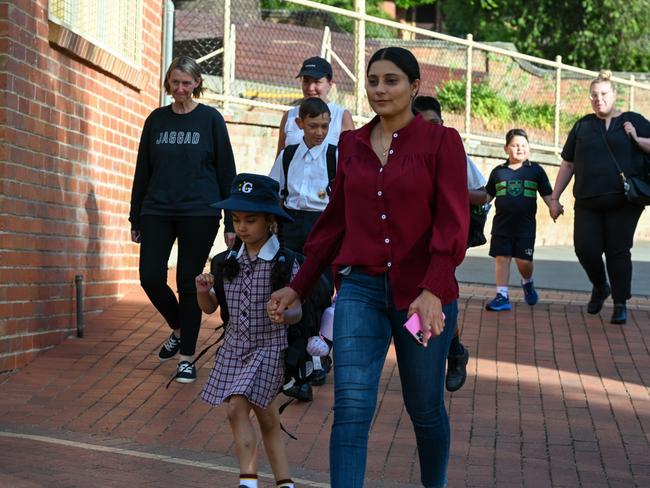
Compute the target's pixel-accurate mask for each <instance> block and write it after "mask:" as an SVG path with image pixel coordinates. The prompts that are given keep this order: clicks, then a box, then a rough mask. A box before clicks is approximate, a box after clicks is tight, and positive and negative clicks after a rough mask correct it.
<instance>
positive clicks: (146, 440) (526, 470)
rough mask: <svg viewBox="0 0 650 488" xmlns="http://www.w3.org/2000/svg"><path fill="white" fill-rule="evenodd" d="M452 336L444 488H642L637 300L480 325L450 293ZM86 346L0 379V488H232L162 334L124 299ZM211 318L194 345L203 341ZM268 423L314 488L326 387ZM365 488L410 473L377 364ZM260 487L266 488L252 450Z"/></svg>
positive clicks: (642, 311)
mask: <svg viewBox="0 0 650 488" xmlns="http://www.w3.org/2000/svg"><path fill="white" fill-rule="evenodd" d="M461 292H462V297H461V306H460V315H459V322H460V324H461V326H462V331H463V332H462V336H463V342H464V343H465V344H466V345H467V346H468V347H469V349H470V352H471V357H470V362H469V365H468V370H469V377H468V381H467V383H466V384H465V386H464V387H463V388H462V389H461V390H460V391H458V392H456V393H454V394H453V395H449V394H448V397H447V402H448V408H449V413H450V417H451V421H452V452H451V459H450V466H449V486H450V487H499V488H510V487H513V488H514V487H531V488H534V487H558V488H563V487H567V488H568V487H572V488H573V487H585V488H599V487H648V486H650V392H649V388H648V385H650V347H649V346H650V298H648V297H640V298H635V299H633V300H632V301H630V304H629V320H628V324H627V325H625V326H622V327H621V326H614V325H611V324H609V323H608V319H609V315H610V314H611V308H608V307H605V309H604V310H603V312H602V313H601V314H600V315H596V316H591V315H588V314H586V312H585V307H584V303H585V302H586V301H587V299H588V295H587V294H584V293H570V292H555V291H549V290H540V295H541V301H540V303H539V304H538V305H536V306H535V307H532V308H531V307H528V306H527V305H525V304H524V303H523V300H522V297H521V294H520V293H518V292H517V291H515V292H513V300H514V302H515V306H514V308H513V310H512V311H511V312H499V313H494V312H486V311H485V310H484V308H483V305H484V303H485V300H486V299H487V298H491V297H492V296H493V294H494V291H493V288H492V287H485V286H479V285H463V286H462V287H461ZM86 322H87V327H86V331H85V337H84V338H83V339H77V338H70V339H68V340H67V341H65V342H64V343H63V344H62V345H60V346H57V347H55V348H53V349H51V350H49V351H47V352H44V353H42V354H40V355H39V356H38V357H37V358H36V359H35V360H34V361H33V362H32V363H30V364H29V365H28V366H27V367H25V368H24V369H23V370H21V371H19V372H17V373H14V374H9V375H4V376H0V419H1V420H0V448H1V449H2V452H3V455H2V456H0V486H1V487H12V488H13V487H26V488H32V487H88V486H92V487H95V486H101V487H103V486H109V487H112V486H129V487H137V486H142V487H158V486H161V487H162V486H187V487H227V486H236V485H235V483H236V481H237V475H236V474H237V470H236V466H237V464H236V460H235V458H234V454H235V453H234V446H233V442H232V436H231V434H230V429H229V427H228V422H227V419H226V417H225V411H224V409H223V408H211V407H209V406H208V405H206V404H205V403H203V402H202V401H200V400H199V399H198V394H199V392H200V389H201V386H202V380H204V379H205V378H206V377H207V375H208V372H209V368H210V367H211V362H212V355H210V358H209V359H207V360H206V363H205V364H203V365H202V367H201V368H200V370H199V381H197V382H196V383H194V384H191V385H179V384H176V383H173V384H172V385H171V386H170V387H169V389H165V384H166V383H167V381H168V379H169V377H170V375H172V374H173V371H174V367H175V362H174V361H168V362H166V363H162V364H160V363H159V362H158V360H157V356H156V354H157V351H158V349H159V347H160V344H161V343H162V342H163V341H164V340H165V339H166V337H167V335H168V330H167V328H166V326H164V324H163V321H162V319H161V317H160V316H159V315H158V314H157V312H156V311H155V310H154V309H153V307H152V306H151V305H150V304H149V302H148V301H147V299H146V297H145V296H144V294H143V293H142V292H141V291H140V290H138V289H134V290H133V291H132V292H130V293H129V294H128V295H127V296H126V297H125V298H123V299H122V300H121V301H120V302H118V303H117V304H115V305H114V306H113V307H111V308H110V309H109V310H108V311H106V312H104V313H103V314H101V315H98V316H94V317H88V318H87V320H86ZM216 325H217V322H216V319H215V318H213V317H210V318H208V319H207V320H206V321H205V323H204V324H203V327H202V330H201V336H200V342H201V343H203V344H206V343H209V342H210V341H211V340H213V339H214V338H215V332H214V328H215V327H216ZM314 393H315V395H314V396H315V399H314V402H312V403H307V404H293V405H291V406H290V407H289V408H288V409H287V410H286V412H285V413H284V414H283V422H284V424H285V425H286V427H287V428H288V429H289V430H290V431H291V432H293V433H295V434H296V435H297V436H298V440H297V441H291V440H288V453H289V458H290V463H291V465H292V469H293V475H294V477H295V478H297V479H299V480H301V481H300V482H299V483H298V486H305V487H306V486H313V487H325V486H328V484H327V480H328V475H327V469H328V467H327V458H328V455H327V445H328V438H329V430H330V426H331V420H332V412H331V405H332V385H331V384H329V383H328V384H326V385H324V386H323V387H320V388H315V389H314ZM369 446H370V448H369V459H368V482H367V486H368V487H377V488H389V487H390V488H392V487H398V486H399V487H402V488H412V487H416V486H419V484H418V461H417V457H416V450H415V440H414V436H413V433H412V429H411V425H410V421H409V420H408V417H407V415H406V413H405V411H404V407H403V404H402V400H401V393H400V383H399V377H398V375H397V371H396V366H395V358H394V354H393V352H392V350H391V351H390V353H389V357H388V359H387V361H386V366H385V369H384V372H383V375H382V379H381V386H380V398H379V408H378V412H377V416H376V419H375V421H374V424H373V429H372V431H371V434H370V443H369ZM259 457H260V471H261V472H262V473H264V474H266V476H263V477H262V484H261V486H262V487H271V486H273V480H272V477H270V476H269V475H268V473H270V469H269V467H268V465H267V463H266V459H265V457H264V454H263V450H262V449H260V452H259Z"/></svg>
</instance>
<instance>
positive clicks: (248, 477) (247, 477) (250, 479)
mask: <svg viewBox="0 0 650 488" xmlns="http://www.w3.org/2000/svg"><path fill="white" fill-rule="evenodd" d="M239 486H245V487H246V488H257V475H256V474H241V475H239Z"/></svg>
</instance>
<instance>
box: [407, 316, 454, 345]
mask: <svg viewBox="0 0 650 488" xmlns="http://www.w3.org/2000/svg"><path fill="white" fill-rule="evenodd" d="M442 320H445V314H444V313H443V314H442ZM404 328H405V329H406V330H407V331H408V333H409V334H411V337H413V339H415V341H416V342H417V343H418V344H420V345H421V346H423V345H424V344H423V342H422V341H423V339H424V331H423V330H422V320H420V316H419V315H418V314H417V313H414V314H413V315H411V316H410V317H409V319H408V320H407V321H406V322H404ZM429 334H431V333H429ZM429 338H431V336H429Z"/></svg>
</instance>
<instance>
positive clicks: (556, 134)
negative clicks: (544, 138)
mask: <svg viewBox="0 0 650 488" xmlns="http://www.w3.org/2000/svg"><path fill="white" fill-rule="evenodd" d="M555 62H556V63H557V69H556V70H555V120H554V121H553V145H554V146H555V147H556V148H557V147H559V145H560V110H561V109H562V107H561V103H562V90H561V88H562V56H555Z"/></svg>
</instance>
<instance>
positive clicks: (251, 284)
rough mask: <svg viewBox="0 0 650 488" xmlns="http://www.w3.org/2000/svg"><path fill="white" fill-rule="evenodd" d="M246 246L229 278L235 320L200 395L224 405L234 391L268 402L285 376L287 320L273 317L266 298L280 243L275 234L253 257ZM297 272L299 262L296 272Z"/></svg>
mask: <svg viewBox="0 0 650 488" xmlns="http://www.w3.org/2000/svg"><path fill="white" fill-rule="evenodd" d="M244 248H245V246H242V249H241V250H240V253H239V255H238V256H237V260H238V261H239V266H240V271H239V274H238V275H237V276H236V277H235V279H234V280H233V281H232V282H229V281H228V280H224V290H225V293H226V301H227V303H228V310H229V312H230V323H229V324H228V326H227V327H226V333H225V335H224V341H223V344H222V345H221V347H220V348H219V349H218V350H217V354H216V359H215V363H214V367H213V368H212V372H211V373H210V377H209V378H208V380H207V382H206V384H205V386H204V388H203V392H202V393H201V398H202V399H203V400H205V401H206V402H208V403H210V404H212V405H219V404H221V403H223V402H225V401H227V400H228V398H229V397H231V396H232V395H242V396H245V397H246V398H247V399H248V401H249V402H250V403H252V404H253V405H257V406H259V407H261V408H266V407H268V406H269V404H270V403H271V402H272V401H273V399H274V398H275V397H276V396H277V394H278V392H279V390H280V387H281V386H282V384H283V382H284V354H285V349H286V348H287V326H286V325H284V324H281V325H277V324H274V323H272V322H271V319H269V316H268V313H267V311H266V304H267V302H268V301H269V299H270V297H271V292H272V290H271V268H272V267H273V263H274V257H275V255H276V253H277V250H278V249H279V242H278V240H277V238H276V237H275V236H272V237H271V238H270V239H269V240H268V241H267V242H266V243H265V244H264V246H262V249H260V252H259V253H258V255H257V256H256V257H255V258H254V259H253V260H250V259H249V257H248V253H247V252H245V251H244ZM297 272H298V263H297V262H294V266H293V269H292V273H291V274H292V278H293V276H295V275H296V273H297Z"/></svg>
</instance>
